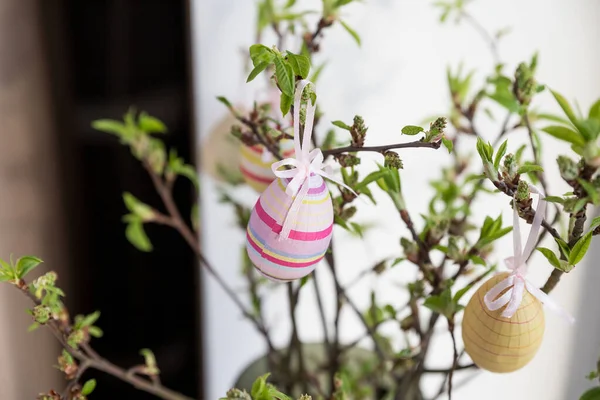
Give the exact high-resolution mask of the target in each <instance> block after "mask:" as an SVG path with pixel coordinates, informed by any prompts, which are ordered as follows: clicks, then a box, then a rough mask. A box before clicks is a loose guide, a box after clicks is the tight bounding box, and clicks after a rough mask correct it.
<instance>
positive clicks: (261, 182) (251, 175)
mask: <svg viewBox="0 0 600 400" xmlns="http://www.w3.org/2000/svg"><path fill="white" fill-rule="evenodd" d="M279 146H280V150H281V153H282V156H283V158H287V157H292V156H293V155H294V142H293V141H292V140H289V139H284V140H282V141H281V142H280V143H279ZM264 149H265V148H264V146H263V145H261V144H256V145H254V146H245V145H241V147H240V171H241V173H242V176H243V177H244V180H245V181H246V183H247V184H248V185H249V186H250V187H251V188H252V189H254V190H256V191H257V192H258V193H262V192H264V191H265V190H266V189H267V187H268V186H269V185H270V184H271V182H273V180H274V179H275V175H274V174H273V171H272V170H271V164H273V162H274V161H276V160H275V159H274V158H273V157H272V156H271V157H269V158H268V159H267V160H265V159H263V152H264Z"/></svg>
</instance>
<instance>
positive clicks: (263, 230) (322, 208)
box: [246, 80, 352, 282]
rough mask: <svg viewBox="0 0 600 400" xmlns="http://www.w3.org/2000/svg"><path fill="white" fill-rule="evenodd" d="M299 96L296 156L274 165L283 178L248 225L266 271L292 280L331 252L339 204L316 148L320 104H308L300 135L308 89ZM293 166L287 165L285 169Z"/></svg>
mask: <svg viewBox="0 0 600 400" xmlns="http://www.w3.org/2000/svg"><path fill="white" fill-rule="evenodd" d="M309 83H310V82H308V81H307V80H302V81H300V82H299V83H298V87H297V89H296V94H295V96H294V120H293V122H294V157H290V158H285V159H283V160H281V161H278V162H275V163H273V165H272V166H271V170H272V172H273V174H274V175H275V176H276V177H277V179H276V180H274V181H273V182H272V183H271V184H270V185H269V187H268V188H267V189H266V190H265V191H264V192H263V193H262V194H261V195H260V197H259V199H258V201H257V202H256V205H255V206H254V209H253V210H252V213H251V214H250V221H249V222H248V227H247V229H246V239H247V240H246V249H247V251H248V256H249V257H250V260H251V261H252V263H253V264H254V266H255V267H256V268H257V269H258V270H259V271H260V273H261V274H263V275H264V276H266V277H267V278H269V279H271V280H273V281H276V282H289V281H292V280H295V279H299V278H302V277H304V276H306V275H308V274H310V273H311V272H312V271H313V270H314V269H315V266H316V264H317V263H318V262H319V261H320V260H321V259H322V258H323V257H324V256H325V253H326V252H327V249H328V248H329V243H330V242H331V234H332V232H333V203H332V201H331V196H330V195H329V189H327V185H326V184H325V180H324V179H323V178H327V179H329V180H332V181H334V182H336V183H337V184H338V185H341V186H343V187H346V188H347V189H348V190H350V191H352V189H351V188H349V187H348V186H346V185H345V184H344V183H343V182H339V181H337V180H335V178H333V177H332V176H331V175H330V172H329V170H328V169H327V168H326V166H325V165H324V164H323V161H324V158H323V153H322V152H321V150H320V149H318V148H317V149H313V150H310V146H311V143H312V142H311V136H312V126H313V119H314V115H315V104H314V103H313V102H312V99H311V100H308V101H307V102H306V117H305V120H304V132H303V133H304V134H303V135H301V133H300V107H301V100H302V93H303V91H304V88H305V87H306V86H307V85H308V84H309ZM282 168H287V169H282Z"/></svg>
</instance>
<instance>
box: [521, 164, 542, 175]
mask: <svg viewBox="0 0 600 400" xmlns="http://www.w3.org/2000/svg"><path fill="white" fill-rule="evenodd" d="M538 171H539V172H543V171H544V169H543V168H542V167H540V166H539V165H535V164H525V165H522V166H520V167H519V169H518V170H517V173H518V174H527V173H530V172H538Z"/></svg>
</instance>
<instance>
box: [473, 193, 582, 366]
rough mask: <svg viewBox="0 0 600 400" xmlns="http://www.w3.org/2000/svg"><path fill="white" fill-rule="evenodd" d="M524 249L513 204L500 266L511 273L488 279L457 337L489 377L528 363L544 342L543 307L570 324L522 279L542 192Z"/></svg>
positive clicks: (538, 221)
mask: <svg viewBox="0 0 600 400" xmlns="http://www.w3.org/2000/svg"><path fill="white" fill-rule="evenodd" d="M529 190H530V191H531V192H532V193H537V194H538V195H539V201H538V204H537V210H536V211H535V215H534V217H533V221H532V222H531V230H530V231H529V236H528V237H527V242H526V244H525V247H524V248H523V247H522V243H521V231H520V228H519V221H520V218H519V214H518V209H517V208H518V206H517V202H516V200H514V199H513V255H512V256H511V257H509V258H507V259H506V260H504V262H505V263H506V266H507V267H508V269H509V270H510V272H504V273H501V274H498V275H496V276H494V277H492V278H490V279H489V280H488V281H487V282H485V283H484V284H483V286H481V287H480V288H479V289H478V290H477V292H475V294H474V295H473V297H472V298H471V300H470V301H469V303H468V304H467V307H466V308H465V311H464V316H463V321H462V337H463V341H464V343H465V351H466V352H467V353H468V354H469V356H471V359H472V360H473V362H474V363H475V364H477V365H478V366H479V367H481V368H483V369H486V370H488V371H491V372H513V371H516V370H518V369H520V368H523V367H524V366H525V365H527V363H529V361H531V360H532V359H533V357H534V356H535V354H536V353H537V351H538V349H539V347H540V345H541V344H542V339H543V337H544V327H545V325H544V321H545V320H544V308H543V306H542V303H543V304H544V306H546V307H548V308H550V309H551V310H553V311H554V312H556V313H558V314H559V315H562V316H563V317H564V318H565V319H566V320H567V321H570V322H573V321H574V320H573V318H572V317H571V316H570V315H569V314H568V313H566V312H565V311H564V310H563V309H562V308H561V307H560V306H559V305H558V304H557V303H555V302H554V301H553V300H552V299H551V298H550V296H548V295H547V294H546V293H544V292H543V291H542V290H540V289H539V288H538V287H537V286H536V285H534V284H533V283H531V282H530V281H529V280H528V279H527V278H526V276H527V269H528V268H527V260H528V259H529V256H530V255H531V253H532V252H533V249H534V248H535V245H536V243H537V240H538V236H539V232H540V229H541V227H542V222H543V220H544V215H545V211H546V201H545V200H544V196H543V194H542V192H541V191H540V190H539V189H537V188H536V187H535V186H532V185H530V186H529Z"/></svg>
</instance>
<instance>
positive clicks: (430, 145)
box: [323, 140, 442, 157]
mask: <svg viewBox="0 0 600 400" xmlns="http://www.w3.org/2000/svg"><path fill="white" fill-rule="evenodd" d="M441 145H442V142H441V141H438V142H423V141H422V140H416V141H414V142H407V143H395V144H388V145H383V146H363V147H355V146H346V147H338V148H337V149H329V150H323V156H325V157H327V156H332V155H336V154H341V153H356V152H361V151H371V152H376V153H381V152H383V151H386V150H393V149H407V148H429V149H439V148H440V146H441Z"/></svg>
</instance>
